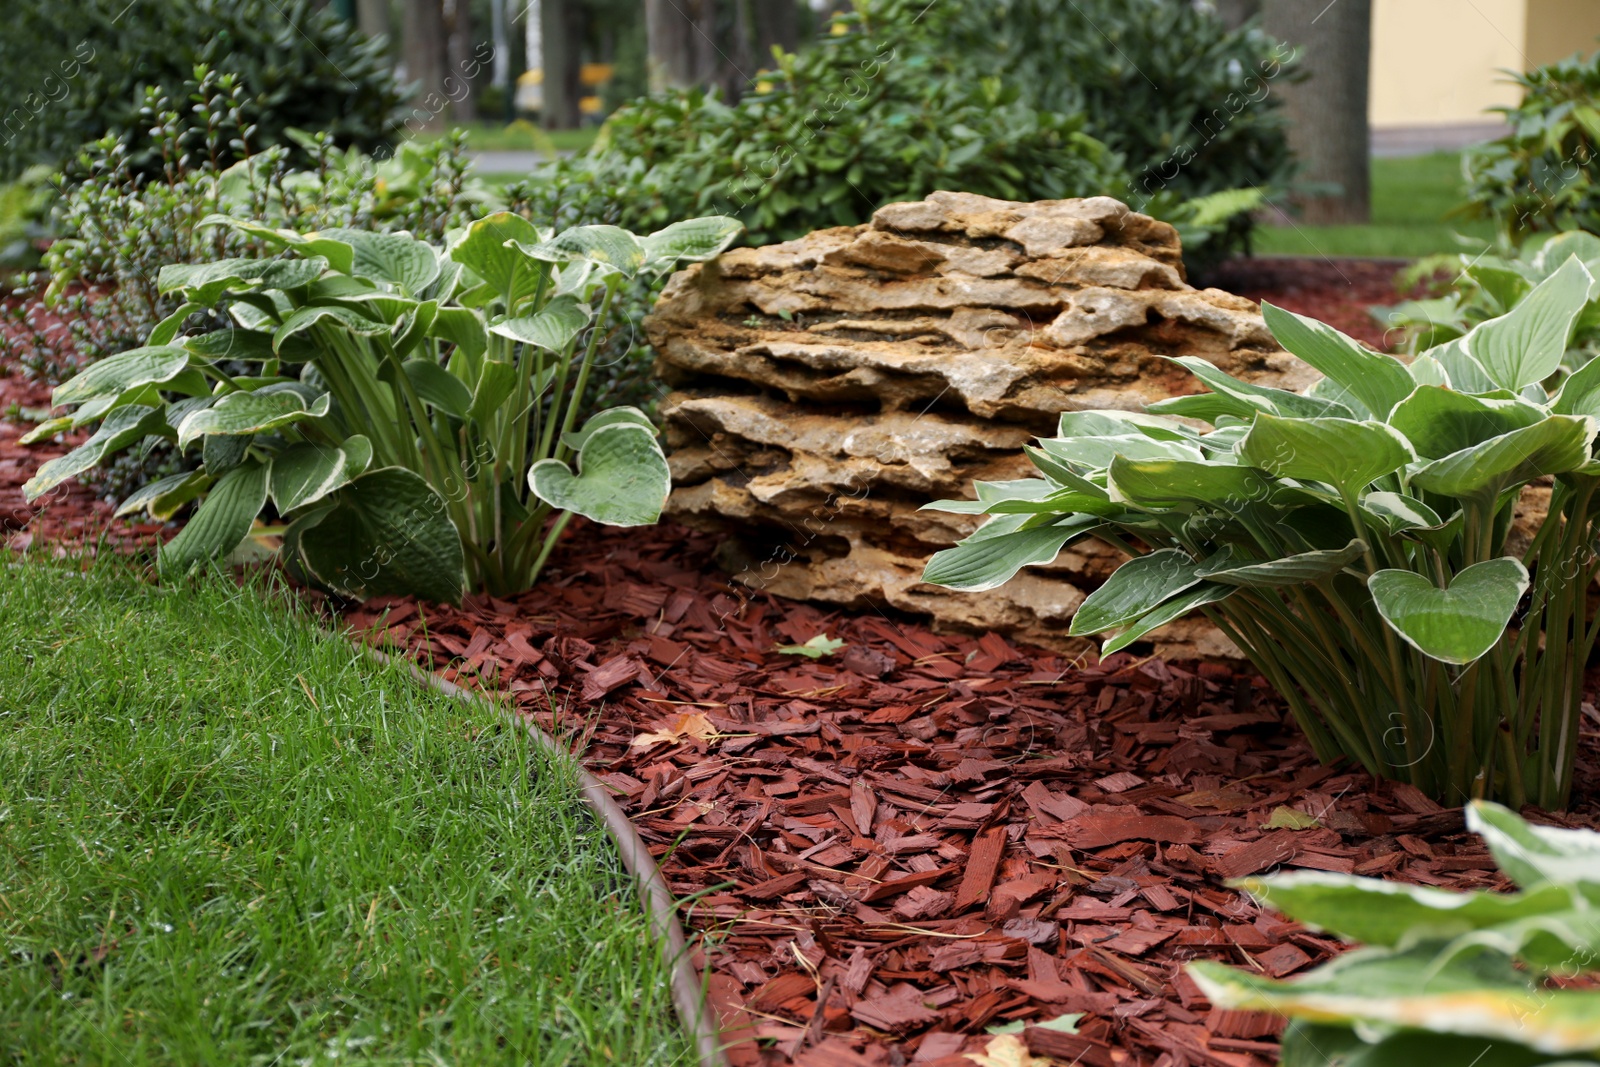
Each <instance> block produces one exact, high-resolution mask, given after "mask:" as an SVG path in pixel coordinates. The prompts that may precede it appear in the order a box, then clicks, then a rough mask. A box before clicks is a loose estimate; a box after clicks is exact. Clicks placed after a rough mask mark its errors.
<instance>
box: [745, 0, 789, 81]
mask: <svg viewBox="0 0 1600 1067" xmlns="http://www.w3.org/2000/svg"><path fill="white" fill-rule="evenodd" d="M745 2H746V3H748V4H749V5H750V6H751V7H752V8H754V9H755V11H754V14H755V23H756V66H757V67H765V66H768V65H769V64H771V62H772V46H773V45H777V46H778V47H779V48H781V49H783V50H784V51H785V52H793V51H794V50H795V49H796V48H799V47H800V12H799V11H798V10H797V9H796V8H795V0H745ZM746 73H748V74H751V75H753V74H755V71H754V70H751V71H747V72H746Z"/></svg>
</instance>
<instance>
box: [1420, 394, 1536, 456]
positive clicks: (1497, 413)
mask: <svg viewBox="0 0 1600 1067" xmlns="http://www.w3.org/2000/svg"><path fill="white" fill-rule="evenodd" d="M1544 417H1545V412H1544V411H1543V410H1542V409H1540V408H1539V407H1537V406H1535V405H1533V404H1530V403H1528V402H1527V401H1526V400H1523V399H1521V398H1520V397H1516V396H1511V395H1503V396H1498V397H1486V396H1471V395H1469V394H1467V393H1458V392H1456V391H1454V390H1453V389H1444V388H1440V387H1439V386H1436V385H1419V386H1418V387H1417V389H1416V392H1414V393H1412V394H1411V395H1410V396H1408V397H1407V398H1406V399H1405V400H1404V401H1402V402H1401V403H1400V404H1399V405H1398V406H1396V407H1395V409H1394V411H1393V412H1392V413H1391V414H1390V416H1389V425H1390V426H1392V427H1394V428H1395V429H1396V430H1399V431H1400V432H1401V433H1402V434H1404V435H1405V437H1406V440H1408V441H1410V442H1411V447H1412V448H1413V449H1415V450H1416V453H1417V455H1418V456H1419V457H1421V458H1423V459H1438V458H1440V457H1441V456H1448V455H1449V454H1450V453H1452V452H1459V451H1461V450H1462V449H1463V448H1471V447H1472V446H1474V445H1479V444H1482V443H1483V442H1485V441H1488V440H1490V439H1492V438H1495V437H1499V436H1500V435H1501V434H1506V433H1510V432H1511V431H1513V430H1521V429H1523V428H1525V427H1528V426H1532V425H1533V424H1534V423H1536V422H1538V421H1539V420H1540V419H1543V418H1544Z"/></svg>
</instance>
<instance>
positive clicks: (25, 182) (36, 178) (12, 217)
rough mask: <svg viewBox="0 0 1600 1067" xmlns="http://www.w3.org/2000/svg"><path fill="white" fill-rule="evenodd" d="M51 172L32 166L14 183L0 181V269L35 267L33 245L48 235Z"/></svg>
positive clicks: (35, 255) (36, 263) (37, 255)
mask: <svg viewBox="0 0 1600 1067" xmlns="http://www.w3.org/2000/svg"><path fill="white" fill-rule="evenodd" d="M51 198H52V189H51V187H50V170H49V168H48V167H42V166H39V167H31V168H29V169H28V170H25V171H23V172H22V175H21V177H19V178H18V179H17V180H16V181H14V182H0V270H5V269H13V270H15V269H19V268H22V269H25V268H30V267H34V266H37V265H38V262H39V251H38V249H37V248H36V247H35V244H36V242H38V241H39V240H40V239H41V238H43V237H46V236H48V234H49V232H50V231H49V218H50V201H51Z"/></svg>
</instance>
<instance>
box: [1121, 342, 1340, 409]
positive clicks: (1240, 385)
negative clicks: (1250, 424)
mask: <svg viewBox="0 0 1600 1067" xmlns="http://www.w3.org/2000/svg"><path fill="white" fill-rule="evenodd" d="M1162 358H1164V359H1166V360H1168V361H1169V362H1172V363H1176V364H1178V366H1180V367H1183V368H1184V369H1185V370H1187V371H1188V372H1189V373H1190V374H1193V375H1194V376H1195V377H1196V378H1199V379H1200V381H1201V382H1203V383H1204V384H1205V385H1206V386H1207V387H1208V388H1209V389H1211V391H1212V392H1215V393H1221V394H1223V395H1225V396H1228V397H1231V398H1233V399H1234V400H1236V401H1239V402H1240V403H1242V404H1244V405H1246V406H1247V407H1248V408H1250V409H1251V410H1253V411H1262V412H1265V413H1267V414H1269V415H1283V416H1290V417H1294V418H1304V419H1308V418H1344V419H1349V418H1353V417H1354V416H1355V412H1353V411H1351V410H1350V409H1349V408H1347V407H1345V406H1344V405H1343V404H1338V403H1334V402H1333V401H1330V400H1319V399H1317V398H1316V397H1310V396H1301V395H1300V394H1299V393H1291V392H1289V391H1287V390H1285V389H1274V388H1272V387H1271V386H1268V385H1256V384H1254V383H1253V382H1241V381H1240V380H1239V379H1237V378H1233V377H1230V376H1229V375H1227V374H1224V373H1223V372H1222V371H1220V370H1218V369H1217V368H1216V367H1215V366H1213V365H1212V364H1210V363H1208V362H1206V361H1205V360H1203V359H1200V358H1198V357H1196V356H1164V357H1162ZM1166 403H1167V402H1166V401H1162V402H1161V404H1152V405H1150V407H1149V409H1148V410H1149V411H1151V412H1153V413H1156V414H1162V413H1163V411H1161V410H1158V408H1161V405H1162V404H1166Z"/></svg>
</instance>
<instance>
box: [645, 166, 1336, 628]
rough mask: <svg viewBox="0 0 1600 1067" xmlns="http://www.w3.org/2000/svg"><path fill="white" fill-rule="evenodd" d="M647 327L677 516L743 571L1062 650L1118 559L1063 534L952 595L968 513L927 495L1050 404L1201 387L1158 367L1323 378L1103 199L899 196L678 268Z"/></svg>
mask: <svg viewBox="0 0 1600 1067" xmlns="http://www.w3.org/2000/svg"><path fill="white" fill-rule="evenodd" d="M645 327H646V330H647V331H648V332H649V335H650V339H651V341H652V343H653V344H654V345H655V347H656V350H657V352H658V353H660V365H659V366H660V370H661V372H662V374H663V376H664V377H665V378H666V380H667V381H668V382H669V383H670V384H672V385H673V386H674V387H675V389H676V392H674V393H673V394H672V395H671V396H669V397H668V398H667V400H666V401H665V402H664V404H663V406H662V415H663V418H664V420H665V422H666V427H667V444H668V447H669V452H670V463H671V466H672V473H673V483H674V486H675V488H674V490H673V494H672V498H671V500H670V501H669V504H668V510H669V513H670V514H672V515H674V516H675V517H677V518H678V519H679V520H680V521H683V522H686V523H689V524H691V525H694V526H698V527H701V528H709V529H717V530H725V531H729V532H730V533H732V534H733V536H732V537H731V538H730V539H729V540H728V541H727V542H726V543H725V546H724V558H723V563H724V565H725V566H727V567H729V569H731V570H733V571H734V572H735V573H736V574H737V575H738V576H739V578H740V579H741V580H742V581H745V582H747V583H748V584H750V585H752V586H756V587H759V588H763V589H766V590H769V591H771V592H773V593H776V594H778V595H781V596H788V597H794V598H797V599H807V600H820V601H824V602H829V603H835V604H846V605H852V606H856V607H864V606H867V605H875V606H878V607H880V608H890V609H895V610H898V611H903V612H908V613H912V614H915V615H920V616H924V617H928V618H931V619H932V620H933V621H934V623H935V624H936V625H939V626H944V627H955V628H961V629H967V630H996V631H1000V632H1003V633H1008V634H1013V635H1016V636H1018V637H1020V638H1023V639H1025V640H1031V641H1036V642H1041V643H1044V644H1048V645H1053V646H1055V647H1059V648H1063V649H1067V650H1070V651H1073V652H1078V651H1083V650H1086V649H1087V648H1089V647H1090V646H1089V644H1088V643H1087V642H1084V641H1082V640H1079V639H1074V638H1068V637H1066V636H1065V634H1066V627H1067V622H1068V620H1069V619H1070V618H1071V615H1072V613H1073V611H1075V610H1076V609H1077V606H1078V605H1079V604H1080V603H1082V601H1083V598H1084V597H1085V596H1086V595H1087V593H1088V592H1089V591H1090V590H1092V589H1093V588H1094V587H1095V586H1097V585H1098V584H1099V583H1100V582H1102V581H1104V580H1105V578H1106V576H1107V575H1109V574H1110V573H1111V571H1112V570H1114V569H1115V567H1116V565H1117V563H1118V557H1117V554H1116V553H1115V552H1113V551H1112V550H1111V549H1110V548H1108V547H1106V546H1104V545H1103V544H1101V543H1099V542H1096V541H1087V540H1086V541H1079V542H1075V543H1073V544H1071V545H1069V546H1068V547H1067V548H1066V549H1065V550H1064V551H1063V552H1062V553H1061V555H1060V556H1058V557H1057V559H1056V560H1055V562H1054V563H1052V564H1050V565H1048V566H1045V567H1036V568H1032V569H1030V570H1028V571H1025V572H1023V574H1021V575H1019V576H1018V577H1017V578H1016V579H1015V580H1013V581H1012V582H1009V583H1007V584H1006V585H1005V586H1004V587H1002V588H1001V589H998V590H994V591H991V592H985V593H958V592H955V591H953V590H949V589H943V588H940V587H937V586H931V585H927V584H925V583H923V582H922V581H921V574H922V569H923V566H924V564H925V563H926V561H927V559H928V557H929V556H930V555H932V553H933V552H935V551H937V550H939V549H940V548H944V547H947V546H949V545H951V544H954V543H955V542H956V541H957V540H959V539H961V538H962V537H965V536H967V535H968V534H969V533H971V532H972V530H973V529H975V528H976V525H977V523H978V522H979V521H980V518H979V517H976V516H965V515H950V514H945V513H943V512H931V511H921V510H919V509H920V508H921V506H922V505H923V504H926V503H928V502H930V501H933V500H938V499H943V498H951V497H966V498H970V497H971V496H972V495H973V490H972V483H973V482H974V481H979V480H1003V479H1008V478H1019V477H1028V476H1030V475H1031V474H1032V473H1033V472H1032V467H1031V465H1030V464H1029V463H1028V462H1027V460H1026V457H1025V456H1024V454H1023V452H1022V446H1023V445H1024V444H1026V443H1027V442H1028V441H1029V440H1030V439H1031V438H1032V437H1033V436H1035V435H1037V434H1040V433H1049V432H1051V430H1052V428H1053V427H1054V424H1055V419H1056V416H1057V415H1058V414H1059V413H1060V412H1062V411H1070V410H1084V409H1093V408H1121V409H1126V410H1138V409H1140V408H1142V407H1144V406H1145V405H1146V404H1148V403H1150V402H1151V401H1153V400H1156V399H1160V398H1163V397H1167V396H1172V395H1175V394H1177V393H1180V392H1194V391H1197V386H1196V385H1195V384H1194V382H1193V381H1192V379H1191V378H1190V377H1189V375H1188V374H1187V373H1186V372H1184V371H1183V370H1182V369H1181V368H1178V367H1176V366H1174V365H1173V364H1172V363H1170V362H1168V361H1167V360H1164V359H1163V358H1162V357H1163V356H1175V355H1188V356H1199V357H1201V358H1203V359H1207V360H1209V361H1211V362H1212V363H1214V364H1216V365H1217V366H1218V367H1220V368H1221V369H1223V370H1225V371H1227V372H1228V373H1229V374H1233V375H1235V376H1237V377H1240V378H1244V379H1247V380H1251V381H1256V382H1261V383H1263V384H1267V385H1273V386H1277V387H1280V388H1289V389H1299V388H1302V387H1304V386H1306V385H1308V384H1310V382H1311V381H1312V380H1313V378H1314V375H1313V374H1312V372H1311V371H1310V370H1309V368H1307V367H1306V366H1305V365H1303V364H1301V363H1300V362H1299V361H1297V360H1295V359H1294V358H1293V357H1291V356H1289V355H1288V354H1287V353H1285V352H1283V351H1281V350H1280V349H1279V348H1278V347H1277V345H1276V344H1275V343H1274V342H1273V340H1272V338H1271V336H1270V334H1268V332H1267V330H1266V326H1265V324H1264V323H1263V322H1262V320H1261V316H1260V313H1259V311H1258V310H1257V308H1256V306H1255V304H1253V303H1252V302H1250V301H1248V300H1245V299H1242V298H1240V297H1236V296H1232V295H1230V294H1227V293H1223V292H1220V291H1218V290H1215V289H1205V290H1196V289H1193V288H1191V287H1189V286H1188V285H1187V284H1186V283H1185V281H1184V274H1183V262H1182V254H1181V249H1180V247H1179V243H1178V238H1177V234H1176V232H1175V231H1173V229H1172V228H1171V227H1170V226H1168V225H1167V224H1165V223H1162V222H1159V221H1157V220H1155V219H1151V218H1148V217H1146V216H1144V215H1140V214H1137V213H1134V212H1130V211H1129V210H1128V209H1127V208H1126V207H1125V206H1124V205H1122V204H1121V203H1119V202H1117V201H1115V200H1113V199H1111V198H1109V197H1092V198H1089V199H1085V200H1056V201H1041V202H1038V203H1033V204H1018V203H1010V202H1007V201H1002V200H994V199H991V198H988V197H981V196H974V195H972V194H968V193H950V192H941V193H935V194H933V195H931V196H930V197H928V199H926V200H923V201H918V202H916V203H908V204H891V205H889V206H888V207H885V208H882V209H881V210H879V211H878V212H877V214H876V215H875V216H874V218H873V221H872V222H871V223H870V224H868V225H864V226H857V227H839V228H836V229H831V230H822V231H819V232H817V233H813V234H811V235H809V236H807V237H805V238H802V239H800V240H797V241H789V242H786V243H784V244H779V245H771V246H768V247H766V248H752V249H738V250H735V251H732V252H729V253H727V254H725V255H724V256H722V257H721V258H720V259H719V260H717V261H714V262H712V263H707V264H700V265H696V266H693V267H690V268H689V269H688V270H685V271H682V272H680V273H678V274H677V275H675V276H674V277H673V278H672V280H671V281H670V282H669V284H668V286H667V288H666V290H665V292H664V293H663V294H662V297H661V300H660V302H659V303H658V304H657V306H656V309H655V313H654V314H653V315H651V316H650V317H649V318H648V319H647V320H646V323H645ZM1155 636H1156V638H1157V642H1156V643H1157V647H1158V648H1159V649H1160V650H1161V651H1163V652H1164V653H1166V654H1169V655H1179V656H1185V655H1215V654H1226V653H1228V652H1229V651H1230V646H1228V644H1227V642H1226V641H1225V640H1224V639H1223V638H1222V637H1221V635H1219V634H1217V633H1216V632H1215V631H1214V630H1212V629H1211V628H1210V627H1209V626H1207V625H1206V624H1205V623H1204V622H1203V621H1189V620H1186V621H1180V622H1178V623H1174V624H1172V625H1170V626H1168V627H1166V628H1164V629H1163V630H1162V631H1159V632H1158V633H1157V635H1155Z"/></svg>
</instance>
